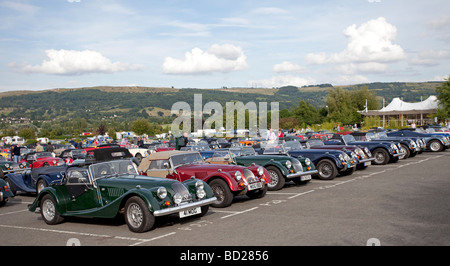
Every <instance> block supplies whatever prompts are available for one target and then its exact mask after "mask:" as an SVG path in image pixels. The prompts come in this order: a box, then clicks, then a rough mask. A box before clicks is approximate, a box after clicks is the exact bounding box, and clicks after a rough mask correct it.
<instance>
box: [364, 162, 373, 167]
mask: <svg viewBox="0 0 450 266" xmlns="http://www.w3.org/2000/svg"><path fill="white" fill-rule="evenodd" d="M371 164H372V162H371V161H368V162H364V166H369V165H371Z"/></svg>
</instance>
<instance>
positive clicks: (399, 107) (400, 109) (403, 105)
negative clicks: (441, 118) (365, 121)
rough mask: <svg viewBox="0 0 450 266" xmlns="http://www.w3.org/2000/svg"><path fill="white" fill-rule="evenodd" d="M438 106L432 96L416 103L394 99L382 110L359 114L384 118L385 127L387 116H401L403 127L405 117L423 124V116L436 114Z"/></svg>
mask: <svg viewBox="0 0 450 266" xmlns="http://www.w3.org/2000/svg"><path fill="white" fill-rule="evenodd" d="M438 106H439V101H438V99H437V97H436V96H434V95H432V96H430V97H428V99H426V100H424V101H421V102H415V103H408V102H405V101H403V100H401V99H400V98H394V99H392V101H391V103H390V104H388V105H387V106H386V107H383V108H381V109H380V110H364V111H358V112H359V113H360V114H362V115H364V116H383V126H384V120H385V116H399V117H400V119H401V120H402V125H403V116H406V115H408V117H409V119H411V120H417V121H420V124H423V120H424V119H423V116H424V115H428V114H433V113H435V112H436V110H437V109H438ZM419 115H420V118H419Z"/></svg>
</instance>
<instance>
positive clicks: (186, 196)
mask: <svg viewBox="0 0 450 266" xmlns="http://www.w3.org/2000/svg"><path fill="white" fill-rule="evenodd" d="M356 137H358V140H356V139H355V138H356ZM434 139H436V137H435V136H434V135H433V136H427V137H421V136H414V137H408V136H389V135H388V136H384V135H382V134H378V132H377V134H374V133H373V132H366V133H362V132H355V133H353V134H335V135H333V136H332V137H331V138H327V139H326V140H325V141H322V140H320V139H314V138H313V139H309V140H306V139H305V140H301V139H294V140H288V141H286V140H283V141H280V142H277V143H265V142H264V141H263V140H260V141H259V143H257V145H255V146H253V145H246V146H244V145H233V146H231V145H230V147H227V148H217V147H216V149H214V150H211V149H198V150H196V149H195V148H192V149H191V150H182V151H178V150H165V151H158V152H156V151H155V152H151V153H148V154H147V155H146V156H145V157H144V156H142V157H141V158H137V157H138V156H133V154H132V153H130V150H128V149H126V148H122V147H103V148H96V149H89V150H84V151H85V152H82V151H80V150H68V151H65V152H62V153H61V156H62V157H63V158H64V159H63V158H59V159H61V161H62V162H60V161H59V159H56V158H55V157H53V160H54V161H56V162H53V161H52V163H53V164H52V165H50V164H49V165H48V167H39V166H43V164H42V163H39V164H35V162H36V161H39V160H38V158H39V156H38V155H37V154H35V157H30V158H31V159H34V161H33V160H31V159H30V160H29V161H28V160H26V159H27V158H28V157H27V158H25V162H24V164H19V166H18V167H19V168H14V167H16V166H14V167H12V169H13V170H6V171H4V175H3V177H2V178H1V179H0V181H1V182H0V206H3V205H5V204H6V202H7V200H8V198H10V197H13V196H14V194H16V193H18V192H22V193H36V199H35V200H34V202H33V203H32V204H31V205H30V206H29V210H30V211H31V212H35V211H39V213H40V214H41V216H42V219H43V220H44V221H45V222H46V223H47V224H50V225H53V224H58V223H61V222H63V220H64V218H65V217H69V216H82V217H98V218H113V217H116V216H117V215H118V214H121V215H124V217H125V222H126V224H127V225H128V228H129V229H130V230H131V231H133V232H145V231H148V230H151V229H152V228H154V226H155V220H156V219H157V217H159V216H165V215H170V214H178V216H179V217H180V218H183V219H184V218H188V217H195V216H202V215H204V214H206V213H207V212H208V209H209V206H212V207H215V208H226V207H228V206H230V205H231V204H232V203H233V199H234V197H236V196H239V195H246V196H247V197H248V198H249V200H255V199H258V198H263V197H264V196H265V195H266V192H267V191H268V190H280V189H283V187H284V185H285V183H286V182H289V181H293V182H294V183H296V184H300V185H306V184H307V183H308V182H310V180H311V179H312V178H318V179H322V180H331V179H334V178H336V177H337V176H338V175H341V176H344V175H351V174H353V173H354V172H355V171H356V170H363V169H365V168H367V167H369V166H370V165H372V164H378V165H384V164H387V163H394V162H396V161H398V160H400V159H407V158H408V157H413V156H415V155H416V154H417V153H420V152H423V151H431V152H432V151H435V150H434V149H432V148H431V146H432V145H431V143H432V140H434ZM437 139H439V140H442V142H441V143H442V145H443V147H442V149H441V150H444V149H446V148H448V146H449V145H450V139H449V138H448V136H440V137H437ZM192 147H195V146H194V145H193V146H192ZM75 155H77V156H78V155H80V157H77V158H75V157H76V156H75ZM30 156H33V154H31V155H30ZM83 157H84V158H83ZM69 159H72V160H69ZM0 165H1V164H0ZM6 167H7V168H8V169H9V168H11V166H10V165H8V166H6ZM21 167H22V168H21ZM14 169H15V170H17V171H14Z"/></svg>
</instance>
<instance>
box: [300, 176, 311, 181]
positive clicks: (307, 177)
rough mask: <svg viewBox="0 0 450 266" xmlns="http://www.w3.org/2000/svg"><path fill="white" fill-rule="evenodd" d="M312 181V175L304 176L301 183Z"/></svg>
mask: <svg viewBox="0 0 450 266" xmlns="http://www.w3.org/2000/svg"><path fill="white" fill-rule="evenodd" d="M306 180H311V175H304V176H302V177H301V181H306Z"/></svg>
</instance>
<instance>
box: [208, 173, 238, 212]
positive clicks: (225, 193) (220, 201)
mask: <svg viewBox="0 0 450 266" xmlns="http://www.w3.org/2000/svg"><path fill="white" fill-rule="evenodd" d="M209 186H210V187H211V189H212V191H213V193H214V196H215V197H216V198H217V200H216V201H215V202H214V203H213V204H211V206H213V207H216V208H225V207H228V206H230V205H231V203H232V202H233V198H234V195H233V193H232V192H231V189H230V187H229V186H228V184H227V182H225V181H224V180H222V179H214V180H212V181H211V182H210V183H209Z"/></svg>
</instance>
